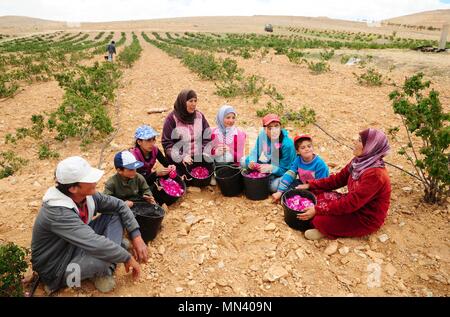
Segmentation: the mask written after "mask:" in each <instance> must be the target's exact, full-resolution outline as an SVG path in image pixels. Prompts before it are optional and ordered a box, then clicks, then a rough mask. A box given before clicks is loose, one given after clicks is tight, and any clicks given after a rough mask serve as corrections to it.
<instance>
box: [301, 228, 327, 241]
mask: <svg viewBox="0 0 450 317" xmlns="http://www.w3.org/2000/svg"><path fill="white" fill-rule="evenodd" d="M323 237H324V235H323V234H322V233H321V232H320V231H319V230H317V229H309V230H306V231H305V238H306V239H308V240H320V239H322V238H323Z"/></svg>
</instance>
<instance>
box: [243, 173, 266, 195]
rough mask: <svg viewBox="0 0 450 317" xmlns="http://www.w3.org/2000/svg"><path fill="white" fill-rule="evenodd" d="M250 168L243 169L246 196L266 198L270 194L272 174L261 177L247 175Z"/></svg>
mask: <svg viewBox="0 0 450 317" xmlns="http://www.w3.org/2000/svg"><path fill="white" fill-rule="evenodd" d="M249 172H251V171H250V170H242V172H241V174H242V176H243V177H242V178H243V179H244V192H245V197H247V198H248V199H250V200H264V199H266V198H267V197H268V196H269V177H270V174H267V176H264V177H261V178H250V177H246V175H247V173H249Z"/></svg>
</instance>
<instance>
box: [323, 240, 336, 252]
mask: <svg viewBox="0 0 450 317" xmlns="http://www.w3.org/2000/svg"><path fill="white" fill-rule="evenodd" d="M337 249H338V243H337V241H331V242H330V244H328V246H327V247H326V249H325V251H324V253H325V254H326V255H332V254H334V253H336V251H337Z"/></svg>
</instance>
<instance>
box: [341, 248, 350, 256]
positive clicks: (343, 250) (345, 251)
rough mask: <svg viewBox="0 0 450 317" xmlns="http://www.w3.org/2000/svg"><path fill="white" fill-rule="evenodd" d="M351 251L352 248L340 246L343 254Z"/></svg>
mask: <svg viewBox="0 0 450 317" xmlns="http://www.w3.org/2000/svg"><path fill="white" fill-rule="evenodd" d="M349 252H350V248H349V247H342V248H339V253H340V254H341V255H346V254H348V253H349Z"/></svg>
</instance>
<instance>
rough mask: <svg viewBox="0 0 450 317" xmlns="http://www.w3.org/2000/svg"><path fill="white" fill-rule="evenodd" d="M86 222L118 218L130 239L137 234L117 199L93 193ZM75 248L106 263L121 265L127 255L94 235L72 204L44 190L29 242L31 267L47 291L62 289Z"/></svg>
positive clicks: (129, 213)
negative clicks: (100, 216) (98, 215)
mask: <svg viewBox="0 0 450 317" xmlns="http://www.w3.org/2000/svg"><path fill="white" fill-rule="evenodd" d="M86 200H87V206H88V210H89V220H88V223H89V222H90V221H91V220H92V217H93V216H95V214H96V213H97V212H99V213H103V214H115V213H116V214H118V215H119V216H120V219H121V221H122V225H123V226H124V227H125V228H126V229H127V231H128V232H133V231H134V232H133V236H136V233H137V234H140V232H139V230H136V229H139V225H138V223H137V221H136V219H135V218H134V215H133V213H132V211H131V210H130V208H128V206H127V205H126V204H125V203H124V202H123V201H122V200H120V199H117V198H115V197H112V196H107V195H103V194H101V193H96V194H95V195H93V196H88V197H86ZM77 248H81V249H83V250H85V251H86V252H87V253H88V254H89V255H91V256H93V257H96V258H98V259H100V260H103V261H106V262H110V263H124V262H126V261H128V260H129V259H130V254H129V253H128V252H127V251H126V250H125V249H123V248H122V247H121V246H120V245H117V244H116V243H114V242H113V241H111V240H109V239H108V238H106V237H104V236H102V235H98V234H97V233H95V232H94V230H93V229H92V228H91V227H90V226H89V225H87V224H85V223H84V222H83V221H82V220H81V218H80V216H79V215H78V208H77V207H76V205H75V203H74V201H73V200H72V199H71V198H70V197H68V196H66V195H64V194H63V193H61V192H60V191H59V190H58V189H56V188H55V187H51V188H49V189H48V190H47V192H46V193H45V195H44V198H43V204H42V207H41V209H40V211H39V214H38V216H37V218H36V220H35V223H34V227H33V236H32V241H31V263H32V265H33V270H34V271H36V272H37V273H38V274H39V276H40V278H41V280H42V281H43V282H44V283H45V284H46V285H48V286H49V287H50V288H51V289H56V288H58V287H60V286H61V285H63V278H64V274H65V271H66V268H67V265H68V264H69V263H70V260H71V259H72V258H73V254H74V252H75V250H76V249H77Z"/></svg>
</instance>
